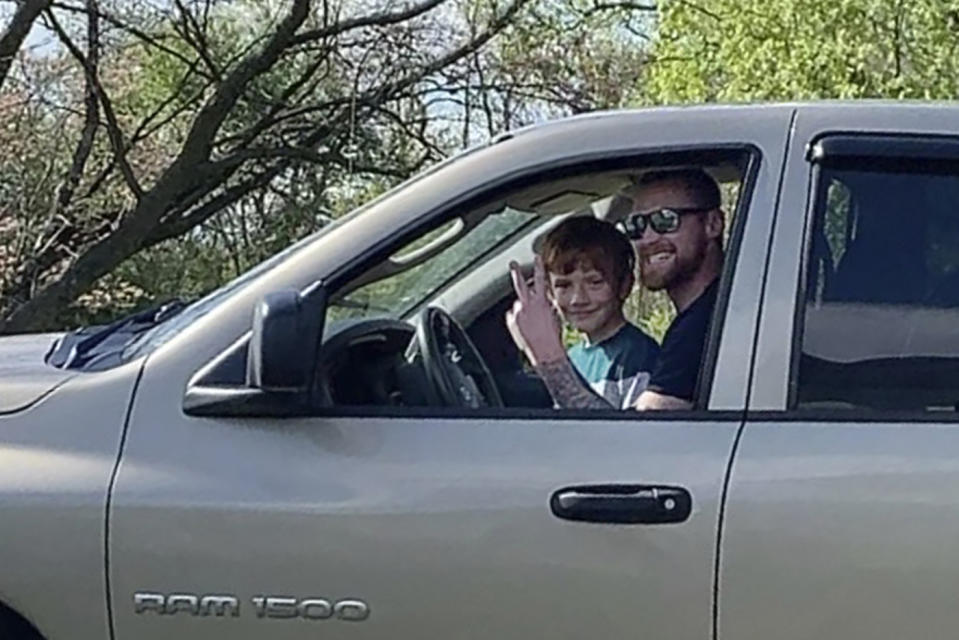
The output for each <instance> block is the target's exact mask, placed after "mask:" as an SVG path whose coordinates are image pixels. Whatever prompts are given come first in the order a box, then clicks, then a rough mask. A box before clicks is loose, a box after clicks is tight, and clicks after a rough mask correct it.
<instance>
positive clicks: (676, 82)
mask: <svg viewBox="0 0 959 640" xmlns="http://www.w3.org/2000/svg"><path fill="white" fill-rule="evenodd" d="M661 10H662V15H661V19H660V23H659V30H658V33H657V35H656V39H655V43H654V46H653V50H652V55H651V58H652V63H651V64H650V65H649V67H648V73H647V75H646V78H645V80H646V82H645V84H644V85H643V86H642V87H640V88H639V89H638V91H637V96H636V97H637V99H638V100H639V101H642V102H646V103H673V102H710V101H721V102H736V101H746V100H794V99H795V100H799V99H820V98H896V99H898V98H922V99H952V98H955V97H956V95H957V89H959V73H957V64H959V58H957V56H956V55H955V54H956V47H957V44H959V3H957V2H955V1H954V0H911V1H908V2H907V1H905V0H696V1H695V2H686V1H685V0H664V1H663V2H662V4H661Z"/></svg>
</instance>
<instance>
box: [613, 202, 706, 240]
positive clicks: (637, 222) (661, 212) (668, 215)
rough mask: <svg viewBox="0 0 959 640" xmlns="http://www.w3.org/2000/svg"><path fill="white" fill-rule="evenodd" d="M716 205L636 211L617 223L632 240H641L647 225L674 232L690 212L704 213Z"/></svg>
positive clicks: (658, 230)
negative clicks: (645, 211) (644, 211)
mask: <svg viewBox="0 0 959 640" xmlns="http://www.w3.org/2000/svg"><path fill="white" fill-rule="evenodd" d="M714 208H715V207H664V208H662V209H656V210H655V211H650V212H648V213H634V214H631V215H630V216H629V217H627V218H625V219H624V220H621V221H620V222H619V224H618V225H617V226H618V227H619V230H620V231H622V232H623V233H624V234H626V237H627V238H629V239H630V240H639V239H640V238H642V237H643V233H644V232H645V231H646V227H650V228H652V230H653V231H655V232H656V233H672V232H673V231H676V230H677V229H679V222H680V220H681V219H682V217H683V216H684V215H686V214H688V213H702V212H703V211H709V210H711V209H714Z"/></svg>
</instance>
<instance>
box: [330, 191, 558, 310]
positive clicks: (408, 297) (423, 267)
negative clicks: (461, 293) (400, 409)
mask: <svg viewBox="0 0 959 640" xmlns="http://www.w3.org/2000/svg"><path fill="white" fill-rule="evenodd" d="M538 220H542V218H540V217H539V216H538V215H536V214H535V213H530V212H527V211H518V210H515V209H510V208H508V207H507V208H504V209H503V210H502V211H500V212H498V213H494V214H491V215H489V216H487V217H486V218H485V219H484V220H483V221H482V222H480V223H479V224H478V225H476V226H475V227H474V228H473V229H471V230H470V231H468V232H467V233H464V234H462V235H461V236H460V237H459V238H458V239H457V240H456V241H455V242H453V243H452V244H450V245H449V246H448V247H446V248H445V249H443V250H442V251H440V252H439V253H437V254H435V255H433V256H432V257H430V258H428V259H426V260H424V261H422V262H418V263H417V264H416V265H415V266H412V267H409V268H407V269H403V270H401V271H399V272H397V273H393V274H392V275H388V276H386V277H383V278H379V279H377V280H376V281H375V282H371V283H369V284H366V285H363V286H361V287H359V288H358V289H355V290H353V291H351V292H350V293H348V294H347V295H345V296H343V297H339V298H336V299H335V300H333V302H332V305H331V309H330V318H331V319H334V320H339V319H343V318H361V317H366V316H369V315H377V316H382V315H388V316H390V317H393V318H402V317H405V316H407V315H408V314H409V313H410V312H411V311H413V310H415V309H416V308H417V307H419V306H420V305H422V304H423V303H425V302H427V301H428V300H430V299H432V298H433V297H435V296H436V294H437V293H438V292H439V291H441V290H442V289H443V288H445V287H446V286H447V285H448V284H450V283H451V282H453V281H455V280H456V279H457V278H459V277H460V276H461V275H462V274H463V273H465V272H466V271H468V270H470V269H471V268H472V267H474V266H476V265H477V264H479V263H480V262H482V261H483V260H484V259H485V258H486V257H488V256H489V255H491V254H492V253H494V252H495V251H497V250H498V249H501V248H503V247H505V246H506V244H507V243H508V241H509V240H510V239H512V238H514V237H515V236H516V235H517V234H518V233H519V232H520V231H522V230H523V229H525V228H526V227H527V226H529V225H530V224H533V223H535V222H536V221H538ZM457 224H462V222H461V220H460V219H456V220H453V221H452V222H450V223H447V224H446V225H444V226H442V227H440V228H439V229H436V230H435V231H433V232H431V233H429V234H426V235H425V236H424V237H422V238H419V239H418V240H417V241H416V242H414V243H411V244H410V245H408V246H406V247H403V248H402V249H401V250H400V251H398V252H397V253H395V254H393V256H390V258H389V260H390V261H391V262H394V263H396V262H397V261H401V260H403V258H404V256H408V255H413V254H415V252H416V251H417V250H419V249H422V248H423V247H426V246H428V245H429V244H430V242H434V241H436V240H439V239H442V237H443V236H444V234H446V233H449V232H450V231H455V230H456V225H457ZM377 266H382V265H377ZM376 268H377V267H374V270H375V269H376Z"/></svg>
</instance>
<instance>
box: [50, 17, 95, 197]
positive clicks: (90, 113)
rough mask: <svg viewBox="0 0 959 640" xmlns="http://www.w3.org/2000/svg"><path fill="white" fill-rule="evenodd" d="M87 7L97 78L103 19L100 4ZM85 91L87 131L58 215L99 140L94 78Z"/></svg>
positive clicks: (63, 188)
mask: <svg viewBox="0 0 959 640" xmlns="http://www.w3.org/2000/svg"><path fill="white" fill-rule="evenodd" d="M87 7H88V8H89V9H90V11H89V12H88V13H87V62H88V63H89V65H90V69H91V71H92V75H93V76H96V75H97V73H98V69H99V63H100V19H99V17H98V12H97V10H96V9H97V0H87ZM84 85H85V86H84V90H83V101H84V107H85V112H86V115H85V118H84V123H83V131H82V132H81V133H80V140H79V141H78V142H77V147H76V149H75V150H74V152H73V160H72V162H71V163H70V171H69V173H67V177H66V180H64V182H63V185H62V186H61V187H60V192H59V193H58V194H57V204H56V212H57V213H58V214H62V213H63V211H64V209H66V208H67V205H69V204H70V201H71V200H72V199H73V193H74V191H75V190H76V188H77V185H78V184H80V178H81V177H82V176H83V170H84V169H85V168H86V166H87V160H88V159H89V158H90V152H91V151H92V150H93V141H94V137H95V136H96V132H97V128H98V127H99V125H100V111H99V101H98V100H97V90H96V87H94V86H93V83H92V82H91V81H90V75H89V74H86V75H85V82H84Z"/></svg>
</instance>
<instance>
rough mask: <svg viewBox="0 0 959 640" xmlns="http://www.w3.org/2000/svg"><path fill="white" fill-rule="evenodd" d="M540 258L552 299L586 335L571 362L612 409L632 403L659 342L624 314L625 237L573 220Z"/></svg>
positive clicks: (554, 234) (549, 239) (552, 236)
mask: <svg viewBox="0 0 959 640" xmlns="http://www.w3.org/2000/svg"><path fill="white" fill-rule="evenodd" d="M540 255H541V256H542V258H543V266H544V268H545V271H546V275H547V279H548V283H549V287H548V289H549V295H550V296H551V298H552V302H553V304H554V305H555V307H556V309H557V311H559V313H560V315H561V316H562V319H563V320H565V321H566V323H567V324H568V325H570V326H572V327H573V328H575V329H577V330H579V331H580V332H582V333H583V334H584V335H585V338H584V339H583V340H582V341H581V342H579V343H578V344H576V345H574V346H573V347H571V348H570V349H569V350H568V351H567V355H568V357H569V360H570V362H571V364H572V365H573V367H574V368H575V369H576V371H577V372H578V373H579V375H580V376H581V377H582V378H583V380H584V381H585V382H586V384H587V385H588V386H589V388H590V389H592V390H593V391H594V392H595V393H596V394H597V395H598V396H599V397H601V398H602V399H604V400H605V401H606V402H607V403H608V404H609V406H613V407H616V408H620V409H628V408H630V407H632V406H633V405H634V404H635V403H636V400H637V399H638V398H639V395H640V394H641V393H642V392H643V391H644V390H645V389H646V385H647V384H648V382H649V377H650V374H651V373H652V370H653V367H654V365H655V363H656V359H657V356H658V355H659V345H658V344H656V342H655V341H654V340H653V339H652V338H650V337H649V336H648V335H646V334H645V333H643V332H642V331H641V330H640V329H639V328H638V327H636V326H635V325H632V324H630V323H629V322H627V321H626V317H625V316H624V315H623V303H624V302H625V301H626V298H627V297H629V293H630V291H631V290H632V288H633V282H634V276H633V268H634V266H635V262H636V257H635V253H634V251H633V247H632V245H630V243H629V240H627V239H626V237H625V236H624V235H623V234H622V233H620V232H619V231H617V230H616V227H614V226H613V225H611V224H610V223H608V222H604V221H602V220H597V219H596V218H593V217H591V216H586V217H582V216H580V217H574V218H569V219H567V220H565V221H563V223H562V224H560V225H559V226H557V227H556V228H555V229H553V230H552V231H550V233H549V234H548V235H547V236H546V238H545V239H544V241H543V245H542V247H541V249H540Z"/></svg>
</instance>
